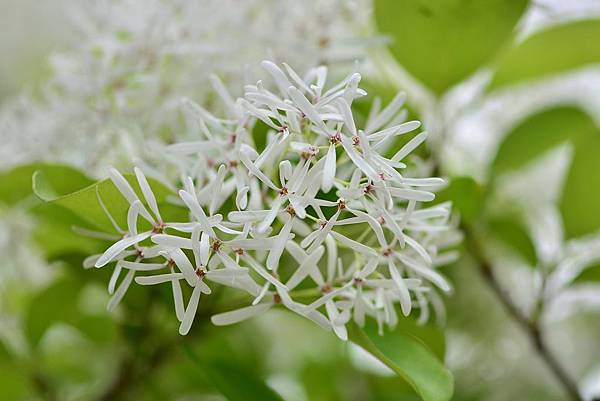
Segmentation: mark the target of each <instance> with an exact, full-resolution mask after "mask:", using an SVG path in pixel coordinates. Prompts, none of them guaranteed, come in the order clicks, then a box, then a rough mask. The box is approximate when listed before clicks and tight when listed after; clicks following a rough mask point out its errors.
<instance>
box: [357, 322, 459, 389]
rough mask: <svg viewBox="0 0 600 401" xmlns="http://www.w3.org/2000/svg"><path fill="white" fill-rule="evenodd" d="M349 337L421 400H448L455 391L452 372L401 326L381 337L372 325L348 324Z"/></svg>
mask: <svg viewBox="0 0 600 401" xmlns="http://www.w3.org/2000/svg"><path fill="white" fill-rule="evenodd" d="M349 329H350V330H349V338H350V340H351V341H352V342H354V343H355V344H356V345H358V346H360V347H361V348H363V349H364V350H365V351H367V352H369V353H370V354H372V355H373V356H374V357H376V358H377V359H379V360H380V361H381V362H383V363H384V364H385V365H387V366H388V367H389V368H390V369H392V370H393V371H394V372H395V373H396V374H397V375H398V376H400V377H402V378H403V379H404V380H406V381H407V382H408V383H409V384H410V386H411V387H412V388H413V389H414V391H415V392H416V393H417V394H418V395H419V396H420V397H421V398H422V399H423V400H424V401H447V400H450V399H451V398H452V393H453V392H454V380H453V378H452V374H451V373H450V371H449V370H448V369H446V367H444V365H443V364H442V363H441V362H440V360H439V359H438V358H437V357H436V356H435V354H434V353H433V352H432V351H431V350H430V349H429V348H428V347H427V346H426V345H425V344H424V343H423V342H422V341H421V340H419V339H418V338H417V337H415V336H414V335H412V334H410V333H408V332H403V331H402V330H401V329H399V330H397V331H395V332H393V333H386V334H385V335H383V336H380V335H379V334H378V333H377V327H376V325H375V324H373V323H370V324H367V326H366V327H365V329H364V330H363V329H360V328H359V327H358V326H357V325H356V324H354V323H352V324H351V325H350V326H349Z"/></svg>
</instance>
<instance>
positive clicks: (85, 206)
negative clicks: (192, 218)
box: [34, 174, 186, 232]
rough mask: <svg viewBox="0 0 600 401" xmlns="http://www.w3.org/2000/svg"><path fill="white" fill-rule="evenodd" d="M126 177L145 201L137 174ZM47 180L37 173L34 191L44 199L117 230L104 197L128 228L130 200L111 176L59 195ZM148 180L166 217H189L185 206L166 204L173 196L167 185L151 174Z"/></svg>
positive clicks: (118, 221) (103, 228)
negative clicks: (136, 177) (153, 177)
mask: <svg viewBox="0 0 600 401" xmlns="http://www.w3.org/2000/svg"><path fill="white" fill-rule="evenodd" d="M125 178H126V179H127V181H128V182H129V183H130V184H131V186H132V188H133V189H134V190H135V191H136V193H137V194H138V196H139V197H140V199H142V200H143V199H144V198H143V197H142V194H141V190H140V188H139V185H138V183H137V180H136V179H135V176H132V175H125ZM45 180H46V178H45V175H43V174H36V175H35V176H34V190H35V191H36V195H37V196H38V197H39V198H40V199H42V200H44V201H46V202H51V203H52V204H54V205H59V206H61V207H64V208H65V209H67V210H70V211H71V212H73V213H74V214H75V215H77V216H78V217H79V218H80V219H82V220H83V221H85V222H86V223H88V224H90V225H92V226H94V227H96V228H98V229H101V230H104V231H108V232H114V228H113V226H112V224H111V222H110V219H109V218H108V216H106V214H105V213H104V210H103V209H102V206H101V204H100V200H99V198H100V199H101V200H102V202H103V203H104V205H105V206H106V207H107V208H108V210H109V211H110V213H111V214H112V216H113V218H114V219H115V220H116V221H117V223H118V224H119V225H120V226H121V227H122V228H124V227H126V220H127V210H128V208H129V203H128V202H127V200H126V199H125V198H124V197H123V195H121V193H120V192H119V190H118V189H117V187H115V185H114V184H113V183H112V181H110V180H108V179H106V180H102V181H99V182H97V183H95V184H92V185H89V186H87V187H85V188H83V189H80V190H78V191H75V192H73V193H69V194H66V195H61V196H55V195H54V194H55V192H56V191H54V190H52V189H51V188H52V187H51V186H49V185H48V183H47V182H45ZM148 182H149V184H150V187H151V188H152V190H153V192H154V195H155V197H156V200H157V202H158V204H159V207H160V209H161V214H162V215H163V216H162V217H163V218H164V219H167V220H170V219H176V220H177V219H183V218H185V216H186V213H185V211H184V209H183V208H180V207H173V206H172V205H168V204H166V199H167V197H168V196H169V195H173V193H172V192H171V191H170V190H169V189H168V188H167V187H165V186H164V185H163V184H161V183H159V182H158V181H156V180H153V179H151V178H150V177H148Z"/></svg>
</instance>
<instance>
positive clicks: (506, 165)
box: [491, 106, 597, 177]
mask: <svg viewBox="0 0 600 401" xmlns="http://www.w3.org/2000/svg"><path fill="white" fill-rule="evenodd" d="M596 130H597V128H596V125H595V124H594V121H593V120H592V118H591V117H590V116H589V115H587V114H586V113H584V112H583V111H582V110H581V109H579V108H576V107H573V106H562V107H556V108H551V109H548V110H543V111H541V112H539V113H536V114H534V115H531V116H529V117H527V118H526V119H525V120H523V121H522V122H520V123H519V124H518V125H517V126H516V127H515V128H513V129H512V130H511V131H510V132H509V133H508V134H507V135H506V136H505V138H504V140H503V141H502V143H501V144H500V147H499V148H498V151H497V153H496V157H495V158H494V161H493V162H492V165H491V176H492V177H496V176H498V175H500V174H502V173H505V172H508V171H511V170H516V169H519V168H521V167H523V166H525V165H526V164H527V163H528V162H530V161H532V160H533V159H535V158H536V157H538V156H540V155H541V154H543V153H544V152H546V151H548V150H550V149H552V148H554V147H555V146H558V145H560V144H561V143H564V142H565V141H567V140H569V141H571V142H578V141H580V140H581V139H582V138H584V137H586V136H588V135H590V134H591V133H593V132H594V131H596Z"/></svg>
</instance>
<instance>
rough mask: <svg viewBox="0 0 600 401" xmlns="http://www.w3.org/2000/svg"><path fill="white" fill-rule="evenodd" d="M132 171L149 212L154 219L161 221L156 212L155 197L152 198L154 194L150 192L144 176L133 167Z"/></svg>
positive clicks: (158, 212)
mask: <svg viewBox="0 0 600 401" xmlns="http://www.w3.org/2000/svg"><path fill="white" fill-rule="evenodd" d="M133 171H134V172H135V176H136V177H137V180H138V183H139V184H140V189H141V190H142V195H144V199H146V203H147V204H148V206H150V210H152V213H154V215H155V216H156V218H157V219H158V220H159V221H161V220H162V218H161V217H160V211H159V210H158V203H157V202H156V197H155V196H154V192H152V188H150V184H148V180H147V179H146V176H145V175H144V173H143V172H142V170H141V169H140V168H138V167H134V169H133Z"/></svg>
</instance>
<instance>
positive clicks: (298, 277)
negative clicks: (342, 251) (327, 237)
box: [286, 246, 325, 289]
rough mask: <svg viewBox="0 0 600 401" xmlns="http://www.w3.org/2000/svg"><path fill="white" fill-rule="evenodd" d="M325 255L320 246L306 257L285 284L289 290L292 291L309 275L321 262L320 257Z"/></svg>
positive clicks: (323, 249)
mask: <svg viewBox="0 0 600 401" xmlns="http://www.w3.org/2000/svg"><path fill="white" fill-rule="evenodd" d="M323 253H325V248H324V247H322V246H320V247H318V248H317V249H316V250H315V251H314V252H313V253H311V254H310V255H308V257H307V258H306V259H304V261H303V262H302V263H301V264H300V266H298V268H297V269H296V271H295V272H294V274H292V277H290V279H289V280H288V282H287V283H286V285H287V287H288V288H289V289H294V288H295V287H296V286H297V285H298V284H300V283H301V282H302V280H304V279H305V278H306V276H307V275H308V274H309V272H310V271H311V270H312V269H317V270H318V267H317V263H319V260H321V257H322V256H323Z"/></svg>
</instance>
